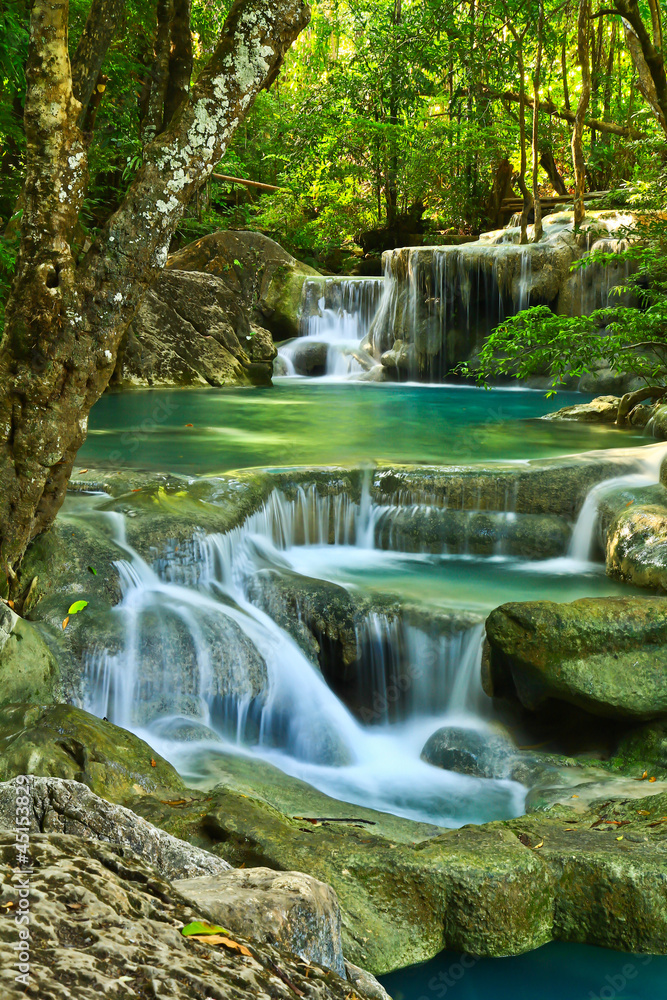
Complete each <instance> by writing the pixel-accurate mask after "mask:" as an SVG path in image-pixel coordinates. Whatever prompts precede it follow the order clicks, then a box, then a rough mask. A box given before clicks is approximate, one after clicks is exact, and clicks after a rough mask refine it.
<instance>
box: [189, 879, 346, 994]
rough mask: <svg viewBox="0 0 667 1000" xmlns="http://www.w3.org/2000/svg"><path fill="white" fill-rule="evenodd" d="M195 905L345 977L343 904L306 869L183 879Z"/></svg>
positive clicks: (258, 938) (236, 931)
mask: <svg viewBox="0 0 667 1000" xmlns="http://www.w3.org/2000/svg"><path fill="white" fill-rule="evenodd" d="M175 885H176V888H177V889H178V891H179V892H180V893H181V895H182V896H183V897H184V898H185V899H187V901H188V902H189V903H190V905H191V906H193V907H195V909H198V910H200V911H201V912H205V913H207V914H208V915H209V917H210V919H211V920H213V921H214V922H215V923H218V924H222V926H223V927H228V928H229V929H230V930H231V931H232V933H234V934H246V935H247V934H250V936H251V937H252V939H253V941H255V942H258V943H259V942H261V943H264V942H267V943H270V944H272V945H275V946H276V947H279V948H281V949H284V950H285V951H289V952H291V953H292V954H293V955H298V956H299V958H303V959H304V960H305V961H306V962H313V963H314V964H315V965H320V966H322V968H325V969H333V971H334V972H337V973H338V975H339V976H342V978H343V979H344V978H345V961H344V959H343V943H342V941H341V936H340V919H341V918H340V907H339V905H338V900H337V899H336V894H335V893H334V891H333V889H332V888H331V886H328V885H325V884H324V883H323V882H319V881H318V880H317V879H315V878H311V876H310V875H303V874H302V873H301V872H276V871H272V870H271V869H270V868H245V869H242V870H240V871H229V872H225V873H224V874H222V875H217V876H200V877H199V878H186V879H179V880H178V881H177V882H176V883H175Z"/></svg>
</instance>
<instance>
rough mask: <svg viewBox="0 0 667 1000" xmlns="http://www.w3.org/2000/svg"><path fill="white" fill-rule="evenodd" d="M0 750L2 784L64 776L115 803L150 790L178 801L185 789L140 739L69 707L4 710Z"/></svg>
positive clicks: (0, 720)
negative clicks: (30, 777) (20, 778)
mask: <svg viewBox="0 0 667 1000" xmlns="http://www.w3.org/2000/svg"><path fill="white" fill-rule="evenodd" d="M0 747H1V748H2V753H1V754H0V781H9V780H11V779H12V778H14V777H15V776H16V775H17V774H32V775H37V776H40V777H54V778H68V779H71V780H74V781H79V782H83V783H84V784H86V785H88V787H89V788H90V789H91V790H92V791H93V792H95V793H96V794H97V795H101V796H103V797H104V798H108V799H111V800H112V801H115V802H122V801H124V800H126V799H127V798H129V797H132V796H134V795H137V794H146V793H148V792H156V793H158V794H159V793H162V794H164V795H166V796H167V797H172V798H178V796H179V795H180V794H181V793H182V792H183V789H184V785H183V781H182V779H181V778H180V777H179V775H178V773H177V772H176V771H175V770H174V768H173V767H172V766H171V764H169V763H167V761H166V760H164V758H162V757H160V755H159V754H158V753H156V752H155V751H154V750H152V749H151V747H149V746H148V744H147V743H144V741H143V740H141V739H139V737H138V736H134V735H133V734H132V733H129V732H128V731H127V730H125V729H121V728H120V727H119V726H114V725H112V724H111V723H110V722H103V721H102V720H101V719H97V718H96V717H95V716H94V715H90V714H89V713H88V712H84V711H82V710H81V709H80V708H75V707H74V706H73V705H54V706H43V705H7V706H5V707H4V708H2V709H0Z"/></svg>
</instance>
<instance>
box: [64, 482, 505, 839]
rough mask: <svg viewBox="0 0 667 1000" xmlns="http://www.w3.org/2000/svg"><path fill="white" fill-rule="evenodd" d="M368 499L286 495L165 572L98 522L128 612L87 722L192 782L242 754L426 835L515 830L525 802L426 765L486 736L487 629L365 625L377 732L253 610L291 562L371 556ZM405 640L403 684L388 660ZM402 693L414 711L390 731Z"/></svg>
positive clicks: (96, 675)
mask: <svg viewBox="0 0 667 1000" xmlns="http://www.w3.org/2000/svg"><path fill="white" fill-rule="evenodd" d="M369 486H370V481H369V477H367V478H366V482H365V488H364V491H363V495H362V498H361V500H360V502H358V503H355V502H353V500H352V499H351V498H350V497H349V496H348V495H347V494H345V493H338V494H335V495H331V496H320V495H319V494H318V493H317V491H316V490H315V489H314V488H313V489H308V490H303V489H301V490H298V491H297V492H296V494H295V496H294V498H293V499H289V500H288V499H287V498H286V497H285V496H284V495H283V494H281V493H279V492H278V491H275V492H274V493H273V494H272V495H271V496H270V497H269V499H268V501H267V503H266V504H265V505H264V507H263V508H262V509H261V510H259V511H258V512H256V513H255V514H253V515H251V516H250V517H249V518H248V519H247V520H246V521H245V523H244V524H243V525H242V526H240V527H238V528H236V529H234V530H232V531H230V532H228V533H227V534H224V535H209V536H201V537H197V538H195V539H194V541H193V547H192V550H191V551H189V553H188V555H187V557H183V558H182V559H181V558H179V554H178V553H176V552H174V553H173V554H172V555H171V557H170V558H169V559H168V560H165V559H162V560H160V561H159V562H157V563H156V564H155V565H154V566H153V567H151V566H149V565H148V564H147V563H146V562H145V561H144V560H143V559H142V558H141V557H140V556H139V554H138V553H137V552H136V551H135V550H134V549H133V548H132V547H131V546H130V545H129V544H128V542H127V539H126V535H125V520H124V515H121V514H117V513H113V514H111V513H100V514H99V515H98V516H99V517H101V518H103V520H104V525H105V530H106V531H107V532H108V531H111V532H112V534H113V538H114V540H115V542H116V544H117V545H118V548H119V554H120V555H121V556H122V558H120V559H119V561H118V564H117V566H118V571H119V575H120V579H121V586H122V594H123V596H122V600H121V603H120V604H119V605H118V606H117V607H116V608H115V609H114V611H113V612H112V614H113V616H114V619H115V621H116V623H117V625H118V631H119V633H120V639H119V640H118V641H117V642H116V644H115V648H114V649H108V648H102V646H101V645H100V646H99V647H98V648H97V649H95V650H94V651H92V652H91V653H90V654H89V656H88V664H87V666H88V670H87V684H86V692H85V696H84V698H83V702H84V707H86V708H88V709H89V710H91V711H93V712H95V714H97V715H100V716H101V715H106V716H108V717H109V718H110V719H111V720H112V721H113V722H116V723H118V724H120V725H124V726H126V727H127V728H131V729H133V730H134V731H138V732H139V733H140V734H142V735H144V736H145V738H147V739H148V741H149V742H151V744H152V745H153V746H155V747H156V749H157V750H158V751H159V752H161V753H163V754H164V755H165V756H167V757H168V758H169V759H171V760H172V761H173V762H174V763H175V764H177V766H179V768H180V769H181V770H182V771H184V772H186V773H187V772H188V771H189V772H190V773H192V769H193V767H194V768H195V770H196V764H193V760H195V759H196V756H197V754H199V755H201V754H202V753H206V754H214V753H215V752H216V751H215V748H216V746H219V747H220V749H221V750H222V748H226V749H227V750H229V748H230V747H235V748H236V751H243V752H250V753H254V754H257V755H259V756H261V757H262V758H264V759H266V760H269V761H272V762H274V763H277V764H278V765H279V766H280V767H281V769H282V770H284V771H286V772H288V773H290V774H293V775H295V776H298V777H301V778H303V779H305V780H307V781H309V782H310V783H311V784H313V785H315V786H316V787H318V788H320V789H321V790H322V791H325V792H327V793H329V794H332V795H334V796H336V797H338V798H341V799H343V800H344V801H349V802H357V803H359V804H363V805H366V806H368V805H373V806H375V807H376V808H379V809H385V810H389V811H392V812H394V813H397V814H399V815H405V816H409V817H412V818H416V819H421V820H424V821H433V820H437V821H438V822H440V823H442V824H444V825H457V824H458V823H460V822H462V821H471V820H472V819H474V817H475V816H480V817H481V816H484V817H485V818H488V817H489V815H492V816H502V815H508V814H518V813H519V812H520V811H521V808H522V801H523V794H524V793H523V790H522V789H521V788H520V786H518V785H516V784H514V783H512V782H507V781H491V780H487V779H478V778H470V777H467V776H463V775H458V774H452V773H450V772H445V771H440V770H438V769H434V768H432V767H430V766H429V765H427V764H425V763H423V762H422V761H421V760H420V759H419V753H420V750H421V747H422V745H423V743H424V740H425V738H426V737H427V736H428V735H429V734H430V733H431V732H432V731H433V730H434V728H437V726H438V725H442V724H446V723H447V722H448V721H449V720H452V721H453V722H458V723H459V724H461V723H462V724H464V725H468V726H471V727H476V728H482V729H484V728H485V726H486V722H485V720H484V702H485V701H486V702H487V703H488V699H486V698H485V696H484V695H483V693H482V691H481V684H480V656H481V640H482V634H481V628H480V627H479V626H477V627H474V628H471V629H467V630H463V631H461V630H459V631H458V632H455V633H454V634H452V635H451V636H447V635H443V636H438V637H433V636H430V635H426V634H425V633H424V632H422V631H421V630H420V629H418V628H416V627H414V626H411V625H405V624H403V623H400V622H397V621H396V619H395V618H393V619H392V618H388V617H386V616H383V615H382V614H378V615H376V616H373V615H372V614H371V615H369V616H367V618H366V621H365V622H364V623H363V625H362V626H361V628H360V631H359V635H358V641H359V644H360V648H364V647H365V648H366V650H367V652H368V655H367V656H366V657H365V658H364V660H363V662H362V678H361V683H362V684H367V685H372V687H373V691H374V694H377V695H378V698H379V699H380V700H379V706H380V707H379V709H378V713H379V714H377V715H376V717H375V718H372V719H368V720H366V721H367V723H369V724H368V725H364V724H362V723H360V722H359V721H357V720H356V719H355V718H354V717H353V715H352V714H351V713H350V711H349V710H348V709H347V708H346V707H345V705H344V704H343V703H342V702H341V701H340V700H339V698H338V697H337V696H336V695H335V694H334V693H333V691H332V690H331V689H330V688H329V687H328V686H327V684H326V683H325V681H324V679H323V678H322V676H321V674H320V673H319V672H318V670H317V669H316V668H315V667H314V666H313V664H312V663H311V662H310V660H308V658H307V657H306V656H305V654H304V653H303V652H302V651H301V649H300V648H299V646H298V645H297V644H296V642H295V641H294V640H293V639H292V638H291V637H290V636H289V635H288V634H287V633H286V632H285V631H283V630H282V629H281V628H280V627H279V626H278V625H277V624H276V622H275V621H273V620H272V618H271V617H269V615H268V614H266V613H264V612H263V611H262V610H260V609H259V608H258V607H257V606H255V605H254V604H253V603H251V601H250V600H249V599H248V590H249V583H250V581H251V580H252V579H253V577H254V576H255V575H256V574H257V573H258V571H261V570H262V569H263V568H266V567H267V566H268V567H271V568H273V569H278V571H285V572H293V568H292V565H291V562H290V554H291V551H294V552H298V551H300V550H301V551H306V550H308V549H309V547H317V546H329V548H330V549H331V550H332V551H333V550H335V549H336V548H337V547H341V546H347V547H351V546H353V545H354V546H357V547H359V549H360V552H364V551H367V550H366V549H364V548H363V547H364V546H366V545H368V546H370V547H372V545H373V544H374V525H375V523H376V519H377V517H378V516H380V515H379V514H378V510H377V509H376V508H375V505H374V504H373V503H371V501H370V489H369ZM399 633H400V636H399ZM369 640H370V641H369ZM399 640H400V645H401V646H402V648H403V661H402V664H401V665H400V667H399V668H398V669H397V665H396V664H392V662H391V656H392V652H391V651H392V650H395V649H396V648H397V645H396V642H397V641H399ZM405 664H407V668H406V666H405ZM396 684H400V685H401V686H402V687H403V689H404V690H403V691H402V696H403V697H404V704H405V706H406V709H405V711H404V714H403V717H402V718H403V721H402V722H401V723H400V724H398V725H396V724H393V725H392V724H390V723H389V719H390V717H391V712H390V711H389V708H390V706H391V701H392V697H393V694H392V688H393V687H394V686H395V685H396ZM436 695H437V696H436ZM371 723H372V725H371ZM183 733H187V736H183ZM216 740H218V741H220V742H217V743H216Z"/></svg>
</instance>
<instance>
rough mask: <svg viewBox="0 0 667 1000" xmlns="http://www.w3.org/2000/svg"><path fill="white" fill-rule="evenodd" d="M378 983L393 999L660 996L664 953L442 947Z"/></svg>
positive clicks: (649, 999) (624, 999)
mask: <svg viewBox="0 0 667 1000" xmlns="http://www.w3.org/2000/svg"><path fill="white" fill-rule="evenodd" d="M382 983H383V985H384V987H385V988H386V989H387V990H388V992H389V993H390V994H391V996H392V997H393V1000H443V998H445V997H446V998H447V1000H663V998H664V997H666V996H667V957H665V956H663V955H659V956H657V955H626V954H622V953H620V952H614V951H607V950H606V949H604V948H593V947H590V946H586V945H581V944H561V943H559V942H552V943H551V944H548V945H546V946H545V947H543V948H538V949H537V951H531V952H529V953H528V954H527V955H517V956H515V957H513V958H495V959H489V958H486V959H484V958H483V959H478V958H473V957H471V956H469V955H463V956H462V955H457V954H453V953H451V952H443V953H442V954H441V955H438V957H437V958H434V959H433V960H432V961H430V962H425V963H424V964H423V965H418V966H414V967H413V968H411V969H401V970H400V971H399V972H394V973H393V974H392V975H389V976H383V977H382Z"/></svg>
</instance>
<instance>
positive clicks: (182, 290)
mask: <svg viewBox="0 0 667 1000" xmlns="http://www.w3.org/2000/svg"><path fill="white" fill-rule="evenodd" d="M275 354H276V350H275V347H274V345H273V340H272V338H271V334H270V333H269V332H268V331H267V330H265V329H264V328H263V327H261V326H259V325H257V324H255V323H252V322H251V320H250V316H249V314H248V312H247V311H246V310H245V309H244V308H243V306H242V304H241V303H240V302H239V301H238V300H237V297H236V296H235V295H234V294H233V292H232V291H231V290H230V289H229V288H228V287H227V285H226V283H225V282H224V281H223V280H222V279H221V278H217V277H215V276H214V275H211V274H200V273H199V272H196V271H195V272H186V271H176V270H168V271H163V272H162V274H161V275H160V277H159V279H158V281H157V283H156V284H155V286H154V287H153V288H152V289H150V290H149V291H148V292H147V293H146V295H145V297H144V299H143V301H142V303H141V305H140V306H139V309H138V311H137V314H136V316H135V318H134V320H133V322H132V325H131V326H130V328H129V329H128V332H127V334H126V335H125V338H124V340H123V342H122V345H121V348H120V350H119V354H118V362H117V365H116V370H115V372H114V376H113V380H112V385H114V386H116V387H129V386H184V385H202V386H206V385H212V386H221V385H251V384H257V385H266V384H268V383H269V382H270V381H271V374H272V370H273V359H274V357H275Z"/></svg>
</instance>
